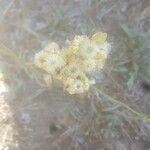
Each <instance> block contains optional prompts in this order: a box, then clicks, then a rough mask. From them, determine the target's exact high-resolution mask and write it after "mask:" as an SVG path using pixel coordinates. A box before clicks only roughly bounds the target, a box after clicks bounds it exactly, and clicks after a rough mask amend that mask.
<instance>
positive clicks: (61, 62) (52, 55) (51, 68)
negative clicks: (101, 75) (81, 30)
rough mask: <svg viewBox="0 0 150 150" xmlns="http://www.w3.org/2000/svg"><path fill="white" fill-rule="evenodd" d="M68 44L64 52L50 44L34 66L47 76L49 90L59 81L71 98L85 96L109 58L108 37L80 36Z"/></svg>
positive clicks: (37, 55)
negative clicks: (94, 77) (73, 95)
mask: <svg viewBox="0 0 150 150" xmlns="http://www.w3.org/2000/svg"><path fill="white" fill-rule="evenodd" d="M66 43H67V45H66V47H64V48H62V49H60V48H59V46H58V44H57V43H54V42H53V43H50V44H48V45H47V46H46V47H45V48H44V49H43V50H42V51H40V52H39V53H37V54H36V55H35V58H34V64H35V65H36V66H37V67H38V68H40V69H42V70H43V71H45V72H46V76H45V78H44V80H45V82H46V84H47V85H48V86H51V85H52V80H59V81H61V82H62V83H63V86H64V89H65V90H66V91H67V92H69V93H70V94H79V93H85V92H87V91H88V89H89V86H90V81H89V77H90V74H91V73H93V72H95V71H97V70H98V71H99V70H101V69H102V68H103V66H104V64H105V60H106V58H107V56H108V52H109V50H110V44H109V43H108V42H107V34H106V33H102V32H98V33H95V34H94V35H92V36H91V37H88V36H86V35H77V36H75V37H74V39H73V40H71V41H67V42H66Z"/></svg>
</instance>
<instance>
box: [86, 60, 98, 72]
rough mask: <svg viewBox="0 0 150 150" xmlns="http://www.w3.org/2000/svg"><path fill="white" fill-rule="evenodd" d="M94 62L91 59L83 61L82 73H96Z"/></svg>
mask: <svg viewBox="0 0 150 150" xmlns="http://www.w3.org/2000/svg"><path fill="white" fill-rule="evenodd" d="M96 66H97V65H96V61H95V60H94V59H93V58H89V59H86V60H85V61H84V71H85V72H86V73H88V74H90V73H92V72H95V71H96Z"/></svg>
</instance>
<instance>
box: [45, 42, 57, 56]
mask: <svg viewBox="0 0 150 150" xmlns="http://www.w3.org/2000/svg"><path fill="white" fill-rule="evenodd" d="M43 50H44V51H46V52H50V53H52V52H55V53H56V52H57V51H58V50H59V45H58V44H57V43H55V42H51V43H49V44H48V45H47V46H46V47H45V48H44V49H43Z"/></svg>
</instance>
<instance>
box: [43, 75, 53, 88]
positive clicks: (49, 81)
mask: <svg viewBox="0 0 150 150" xmlns="http://www.w3.org/2000/svg"><path fill="white" fill-rule="evenodd" d="M44 81H45V83H46V85H47V86H48V87H51V86H52V76H51V75H45V77H44Z"/></svg>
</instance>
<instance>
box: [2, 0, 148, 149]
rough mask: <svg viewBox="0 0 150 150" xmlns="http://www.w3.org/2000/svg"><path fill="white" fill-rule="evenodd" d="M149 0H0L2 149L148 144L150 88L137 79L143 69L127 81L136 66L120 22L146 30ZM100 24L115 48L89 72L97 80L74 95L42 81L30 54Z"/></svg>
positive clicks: (130, 147) (130, 146) (87, 31)
mask: <svg viewBox="0 0 150 150" xmlns="http://www.w3.org/2000/svg"><path fill="white" fill-rule="evenodd" d="M149 5H150V4H149V2H148V1H146V0H145V1H140V0H131V1H123V0H101V1H100V0H93V1H92V0H83V1H78V0H72V1H70V0H55V1H52V0H50V1H48V0H44V1H33V0H32V1H31V0H22V1H19V0H13V1H7V2H6V1H5V0H2V1H0V8H1V9H0V12H1V13H0V14H1V15H0V43H1V44H0V66H1V70H2V72H3V74H4V82H5V83H6V84H7V85H8V86H9V92H7V93H5V100H4V98H3V97H0V116H2V117H1V119H0V134H1V135H2V136H1V138H0V150H5V149H10V150H11V149H14V150H17V149H19V150H26V149H27V150H28V149H33V150H34V149H36V150H41V149H43V150H51V149H52V150H53V149H60V150H64V149H65V150H67V149H68V150H70V149H71V150H72V149H75V150H91V149H92V150H98V149H101V150H104V149H110V150H111V149H114V150H117V149H133V150H134V149H136V150H148V149H149V147H150V145H149V139H150V137H149V135H150V123H149V120H150V118H149V114H150V112H149V108H150V104H149V97H150V96H149V92H145V91H143V90H141V87H140V86H139V84H140V82H141V80H143V78H141V77H139V78H137V79H136V82H135V83H134V84H133V85H132V89H130V90H129V89H128V87H127V82H128V80H129V74H130V72H131V71H132V72H134V71H135V70H132V65H131V57H132V58H133V56H131V53H130V52H129V48H128V47H127V45H128V46H130V43H129V42H128V40H127V38H128V36H125V34H124V33H123V32H122V30H121V28H120V24H125V23H126V24H128V25H129V26H131V28H132V29H133V30H135V31H136V32H139V33H142V37H143V34H144V33H145V32H144V31H147V30H148V28H149V25H150V24H149V22H148V20H149V17H150V16H149V13H148V12H149V11H148V10H149ZM99 30H100V31H101V30H102V31H105V32H107V33H108V36H109V41H110V42H111V43H112V52H111V54H110V56H109V59H108V62H107V64H106V66H105V68H104V70H103V72H102V73H98V74H95V75H94V76H95V78H96V81H97V84H96V85H95V87H91V89H90V91H89V93H88V94H87V95H78V96H70V95H67V93H65V92H64V91H62V88H60V85H57V84H56V87H54V88H52V89H48V88H47V87H45V85H44V84H43V82H42V79H41V76H40V73H38V71H37V70H35V68H34V67H33V66H32V63H30V61H31V60H32V58H33V56H34V54H35V53H36V52H38V51H39V50H40V49H41V48H43V47H44V46H45V45H46V44H47V43H48V42H49V41H56V42H58V43H60V45H62V46H63V43H64V41H65V40H66V39H70V38H72V37H73V36H74V35H76V34H81V33H82V34H87V35H89V34H92V33H93V32H95V31H99ZM144 37H146V36H144ZM133 40H135V38H133ZM147 40H149V37H147ZM129 41H131V40H130V39H129ZM4 45H5V46H4ZM146 46H147V47H148V48H149V44H147V45H146ZM130 48H131V49H134V48H135V47H134V46H133V45H132V47H130ZM140 48H141V47H138V49H140ZM142 48H143V47H142ZM135 49H137V47H136V48H135ZM146 53H148V54H149V51H147V52H146ZM132 54H133V53H132ZM138 54H139V53H138ZM133 55H134V54H133ZM141 62H142V64H145V63H144V60H143V59H142V60H141ZM137 64H139V62H137ZM140 68H142V69H143V67H142V66H141V63H140ZM134 69H135V68H134ZM143 72H144V71H143V70H140V71H139V75H140V74H143ZM134 73H135V72H134ZM144 74H145V73H144ZM147 75H148V74H147ZM146 78H149V75H148V77H146ZM106 93H107V94H106ZM1 95H2V94H1ZM29 139H30V140H29ZM6 147H7V148H6Z"/></svg>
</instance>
